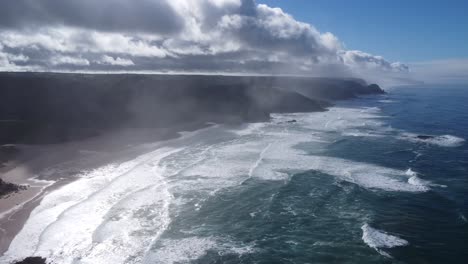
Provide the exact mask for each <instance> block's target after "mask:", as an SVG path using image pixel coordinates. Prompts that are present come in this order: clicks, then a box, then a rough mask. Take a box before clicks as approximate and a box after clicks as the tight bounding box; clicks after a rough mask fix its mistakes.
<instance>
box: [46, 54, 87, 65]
mask: <svg viewBox="0 0 468 264" xmlns="http://www.w3.org/2000/svg"><path fill="white" fill-rule="evenodd" d="M50 62H51V64H52V65H54V66H57V65H72V66H88V65H89V61H88V60H87V59H83V58H79V57H71V56H55V57H52V58H51V59H50Z"/></svg>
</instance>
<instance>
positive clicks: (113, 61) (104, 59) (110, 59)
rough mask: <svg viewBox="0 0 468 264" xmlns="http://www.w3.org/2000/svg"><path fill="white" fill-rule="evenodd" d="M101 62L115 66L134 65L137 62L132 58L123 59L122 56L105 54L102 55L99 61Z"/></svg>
mask: <svg viewBox="0 0 468 264" xmlns="http://www.w3.org/2000/svg"><path fill="white" fill-rule="evenodd" d="M97 63H99V64H105V65H114V66H133V65H135V63H133V61H132V60H129V59H122V58H120V57H117V58H113V57H111V56H107V55H104V56H102V58H101V60H100V61H97Z"/></svg>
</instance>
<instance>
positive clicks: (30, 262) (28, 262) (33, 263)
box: [14, 257, 47, 264]
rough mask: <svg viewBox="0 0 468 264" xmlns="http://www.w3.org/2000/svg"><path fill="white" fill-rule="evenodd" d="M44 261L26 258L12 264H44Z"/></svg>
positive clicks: (42, 259)
mask: <svg viewBox="0 0 468 264" xmlns="http://www.w3.org/2000/svg"><path fill="white" fill-rule="evenodd" d="M46 263H47V262H46V259H45V258H41V257H28V258H25V259H23V260H22V261H17V262H15V263H14V264H46Z"/></svg>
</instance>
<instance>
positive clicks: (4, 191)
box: [0, 179, 26, 198]
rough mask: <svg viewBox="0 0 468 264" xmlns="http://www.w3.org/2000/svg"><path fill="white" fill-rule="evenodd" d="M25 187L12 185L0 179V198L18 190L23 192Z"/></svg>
mask: <svg viewBox="0 0 468 264" xmlns="http://www.w3.org/2000/svg"><path fill="white" fill-rule="evenodd" d="M25 189H26V186H22V185H16V184H13V183H9V182H5V181H4V180H2V179H0V198H3V197H4V196H7V195H8V194H11V193H15V192H19V191H20V190H25Z"/></svg>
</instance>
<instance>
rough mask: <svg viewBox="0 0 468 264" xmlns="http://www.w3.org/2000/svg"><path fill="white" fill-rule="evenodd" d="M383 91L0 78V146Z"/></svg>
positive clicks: (228, 119) (207, 79)
mask: <svg viewBox="0 0 468 264" xmlns="http://www.w3.org/2000/svg"><path fill="white" fill-rule="evenodd" d="M372 93H383V90H381V89H380V87H378V86H377V85H367V84H365V82H364V81H362V80H358V79H347V80H340V79H326V78H295V77H236V76H190V75H126V74H120V75H117V74H116V75H91V74H52V73H2V74H0V100H1V104H0V128H1V129H0V143H2V144H5V143H57V142H65V141H69V140H73V139H79V138H84V137H89V136H93V135H97V134H100V133H102V132H105V131H108V130H111V129H119V128H128V127H131V128H142V127H150V128H157V127H171V126H175V125H180V124H183V123H204V122H217V123H233V122H257V121H266V120H268V119H269V116H270V113H275V112H311V111H324V110H326V107H328V106H329V105H330V103H329V102H328V101H331V100H338V99H347V98H352V97H355V96H357V95H361V94H372Z"/></svg>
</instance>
